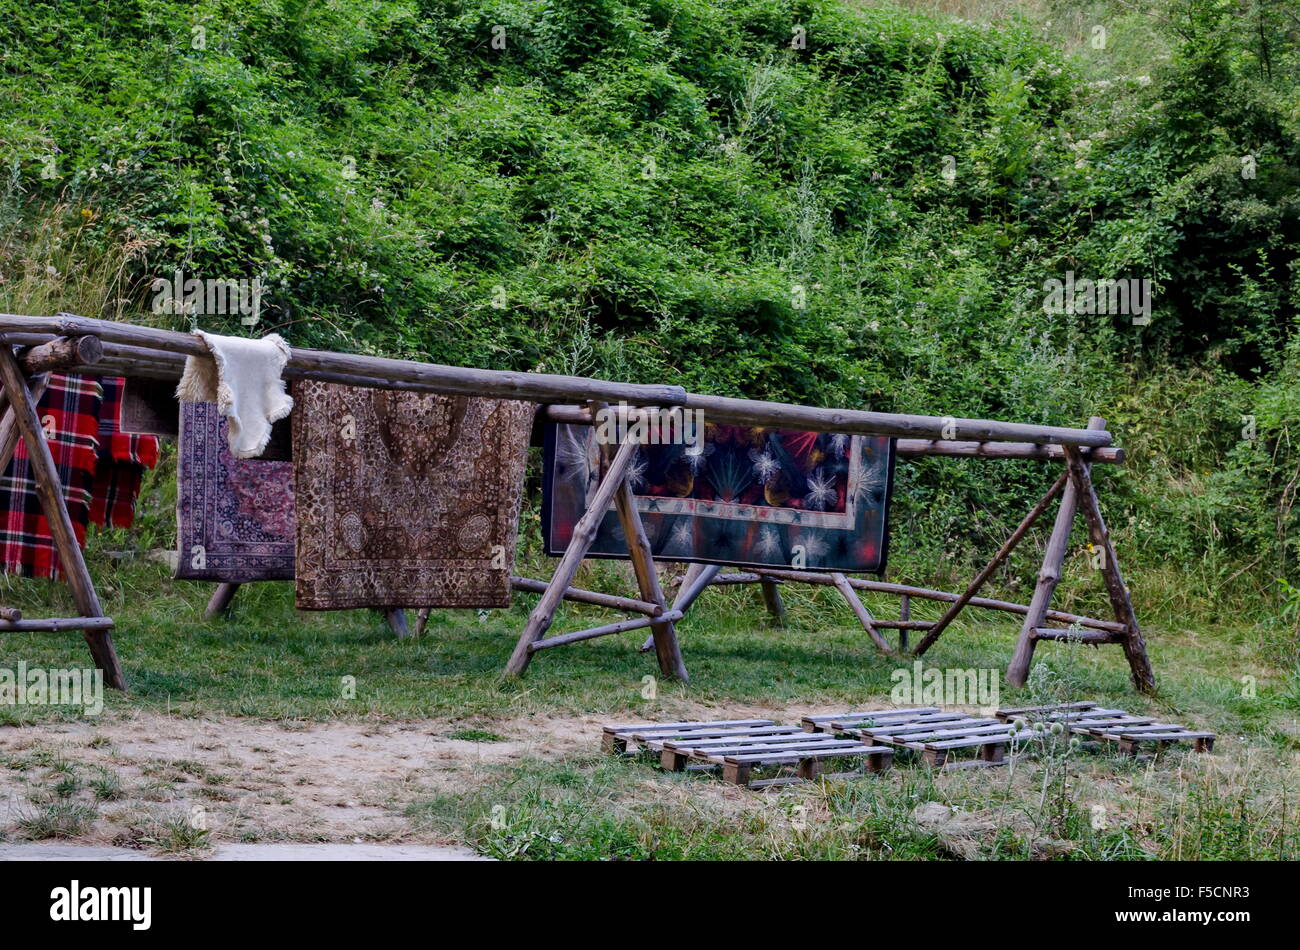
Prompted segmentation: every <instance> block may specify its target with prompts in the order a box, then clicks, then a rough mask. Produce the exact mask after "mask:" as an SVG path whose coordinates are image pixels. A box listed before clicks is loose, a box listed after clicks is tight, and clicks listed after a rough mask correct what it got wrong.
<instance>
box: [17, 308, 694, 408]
mask: <svg viewBox="0 0 1300 950" xmlns="http://www.w3.org/2000/svg"><path fill="white" fill-rule="evenodd" d="M0 333H3V334H4V335H5V336H6V338H8V336H9V334H11V333H13V334H18V333H52V334H54V335H56V336H89V335H93V336H98V337H100V338H101V339H102V340H103V341H105V342H107V343H121V344H126V345H128V346H136V347H143V348H146V349H149V350H162V351H165V352H168V353H179V354H181V355H184V356H210V355H211V354H210V353H209V352H208V349H207V347H206V346H205V345H204V344H203V341H202V340H200V339H199V338H198V337H196V336H194V335H193V334H191V333H179V332H177V331H175V330H159V329H155V328H153V327H141V326H135V325H134V324H129V323H117V322H115V321H112V320H97V319H94V318H91V317H78V316H75V315H73V314H59V315H58V316H55V317H22V316H15V315H11V314H3V315H0ZM288 368H289V370H292V371H302V372H303V373H304V374H305V375H306V376H308V377H309V378H312V379H316V378H319V376H318V375H317V374H320V373H335V374H343V375H345V376H347V377H349V378H351V377H360V378H369V379H376V380H382V381H383V384H384V386H383V388H392V387H391V384H392V383H394V382H414V383H427V384H431V385H436V386H439V387H445V391H448V392H456V393H463V394H466V395H474V396H496V397H499V398H503V399H530V400H535V401H537V402H571V401H574V400H591V399H597V400H605V401H611V402H628V403H635V404H639V405H654V406H678V405H681V404H682V403H684V402H685V399H686V391H685V390H683V389H682V388H681V387H680V386H663V385H641V384H637V383H619V382H611V381H609V380H601V379H587V378H585V377H581V376H553V375H549V374H546V373H518V372H511V371H507V370H487V369H475V368H470V367H463V366H443V365H439V364H436V363H419V362H415V361H413V360H396V359H389V358H387V357H380V356H362V355H358V354H353V353H332V352H328V351H326V350H309V349H303V348H301V347H293V348H292V349H291V350H290V355H289V363H288ZM286 375H288V373H286ZM358 385H366V384H365V383H359V384H358Z"/></svg>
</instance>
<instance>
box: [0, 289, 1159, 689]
mask: <svg viewBox="0 0 1300 950" xmlns="http://www.w3.org/2000/svg"><path fill="white" fill-rule="evenodd" d="M0 343H4V344H7V345H3V346H0V384H2V389H0V410H3V418H2V419H0V470H2V469H3V468H4V467H6V466H7V465H8V463H9V460H10V458H11V457H12V455H13V451H14V448H15V447H16V446H17V441H18V438H19V437H21V438H22V439H23V441H24V442H25V443H26V446H27V450H28V454H29V455H30V456H31V469H32V476H33V480H34V482H35V484H36V490H37V494H38V497H39V499H40V503H41V507H42V509H43V510H44V512H45V515H46V518H47V519H48V520H49V522H50V528H51V534H52V535H53V540H54V544H55V547H56V549H57V550H58V553H59V557H60V559H61V561H62V564H63V568H64V574H65V575H66V576H67V579H68V584H69V586H70V587H71V589H72V594H73V599H74V602H75V603H76V606H77V610H78V611H79V612H80V616H78V617H74V618H58V619H46V620H24V619H22V618H21V616H20V615H18V612H17V611H14V610H12V609H11V608H0V634H3V633H10V632H20V631H45V632H56V631H63V630H82V631H83V632H84V634H85V637H86V641H87V643H88V645H89V647H90V651H91V654H92V655H93V656H94V658H95V662H96V663H97V665H98V666H99V667H100V669H102V670H103V671H104V679H105V682H106V683H108V684H109V685H110V686H113V687H115V688H117V689H125V688H126V679H125V676H124V675H123V673H122V668H121V665H120V663H119V661H118V658H117V653H116V651H115V649H114V646H113V639H112V633H111V631H112V628H113V621H112V619H111V618H109V617H105V616H104V615H103V610H102V608H101V606H100V603H99V598H98V595H97V594H96V592H95V587H94V584H93V582H92V581H91V577H90V573H89V571H88V570H87V568H86V563H85V559H84V558H83V556H82V552H81V549H80V547H79V546H78V544H77V541H76V536H75V534H74V533H73V529H72V522H71V520H70V518H69V517H68V512H67V508H66V506H65V504H64V500H63V488H62V485H61V484H60V481H59V476H58V471H57V469H56V468H55V465H54V461H53V458H52V456H51V453H50V448H49V445H48V443H47V442H46V440H45V433H44V430H43V429H42V427H41V424H40V421H39V419H38V418H37V415H36V401H37V400H38V399H39V398H40V395H41V393H42V392H43V391H44V387H45V385H46V380H47V378H48V377H47V374H48V373H50V372H53V371H58V372H69V373H78V374H83V375H102V376H127V377H139V378H147V379H179V378H180V375H181V372H182V370H183V368H184V364H185V357H187V356H204V357H206V356H209V355H210V354H209V352H208V349H207V347H206V346H205V345H204V344H203V343H202V341H200V340H199V339H198V338H197V337H196V336H194V335H192V334H189V333H181V332H177V331H173V330H160V329H155V328H151V327H140V326H135V325H133V324H127V323H117V322H113V321H108V320H97V319H91V318H87V317H78V316H74V315H71V314H59V315H58V316H54V317H25V316H13V315H9V314H0ZM15 348H17V349H16V350H15ZM284 376H285V378H286V379H314V380H320V381H323V382H332V383H343V384H347V385H352V386H366V387H372V388H378V389H394V390H404V391H414V392H434V393H444V394H451V395H474V396H493V397H497V398H505V399H526V400H529V401H532V402H538V403H543V404H545V406H546V414H547V418H548V419H549V420H551V421H554V422H564V423H571V424H574V423H576V424H587V425H590V424H592V420H593V419H594V418H595V416H596V414H597V413H599V412H600V411H601V410H603V409H605V408H606V407H607V405H608V404H609V403H618V404H626V405H629V406H632V407H645V408H651V407H657V408H670V407H673V406H681V407H683V408H685V409H688V410H694V411H698V412H702V413H703V416H704V418H705V419H706V420H707V421H708V422H713V423H723V424H728V425H746V426H768V427H774V428H782V429H794V430H801V431H813V432H843V433H849V434H855V435H876V436H891V437H894V438H895V440H896V441H895V451H896V453H897V455H898V457H900V458H915V457H918V456H949V457H959V458H989V459H999V458H1002V459H1038V460H1042V461H1046V462H1062V463H1064V468H1065V470H1064V471H1063V472H1062V473H1061V474H1060V476H1059V477H1058V478H1057V479H1056V481H1055V482H1054V483H1053V485H1052V486H1051V488H1049V489H1048V491H1047V493H1046V494H1045V495H1044V496H1043V497H1042V499H1040V501H1039V502H1038V503H1037V504H1036V505H1035V506H1034V507H1033V508H1032V509H1031V510H1030V512H1029V513H1028V514H1027V515H1026V516H1025V518H1024V520H1023V521H1022V522H1021V523H1020V525H1019V526H1018V527H1017V528H1016V530H1015V531H1014V532H1013V533H1012V534H1011V537H1010V538H1008V539H1007V541H1006V543H1004V544H1003V545H1002V547H1001V548H1000V549H999V550H998V552H997V553H996V554H995V555H994V556H993V559H992V560H991V561H989V563H988V564H987V565H986V566H985V568H984V569H983V570H982V571H980V573H979V574H978V575H977V576H976V578H975V579H974V581H972V582H971V584H970V586H969V587H968V588H967V589H966V590H965V591H964V592H963V593H961V594H949V593H945V592H943V591H934V590H928V589H925V588H919V587H911V586H908V585H903V584H888V583H885V582H883V581H869V580H864V579H861V578H850V577H846V576H845V575H843V574H838V573H828V574H822V573H816V572H812V571H794V570H784V569H782V570H777V569H767V568H763V569H761V570H753V571H750V572H741V573H733V574H722V573H721V572H720V568H719V567H718V566H716V565H700V564H693V565H691V568H690V570H689V571H688V572H687V574H686V577H685V578H684V579H683V582H682V585H681V587H680V589H679V591H678V594H677V597H676V599H675V600H674V602H673V604H672V605H671V606H670V605H668V604H667V602H666V600H665V598H664V594H663V591H662V589H661V587H660V584H659V579H658V575H657V572H656V569H655V564H654V560H653V557H652V556H651V550H650V543H649V541H648V540H647V538H646V534H645V531H644V528H643V526H642V524H641V519H640V515H639V513H638V511H637V507H636V504H635V499H634V496H633V493H632V488H631V485H630V483H629V481H628V479H627V472H628V466H629V465H630V463H631V462H632V459H633V456H634V454H635V452H636V448H637V443H636V442H635V441H632V440H630V439H625V441H623V442H622V443H621V444H619V445H617V446H613V445H611V446H605V447H604V450H605V453H606V454H605V460H606V462H607V466H606V469H605V472H604V475H603V476H602V478H601V480H600V482H599V484H598V485H597V487H596V492H595V495H594V497H593V498H592V500H591V503H590V504H589V506H588V509H587V512H586V514H584V515H583V517H582V518H580V519H579V521H578V524H577V525H576V526H575V528H574V531H573V538H572V540H571V542H570V544H569V547H568V548H567V549H566V551H565V553H564V555H563V556H562V557H561V558H560V561H559V564H558V565H557V566H556V569H555V572H554V574H553V576H552V577H551V580H550V581H549V582H543V581H539V580H533V579H531V578H524V577H515V578H512V583H513V586H514V588H515V589H517V590H523V591H527V592H532V593H539V594H541V597H540V599H539V601H538V603H537V606H536V607H535V608H534V609H533V611H532V613H531V614H530V616H529V619H528V623H527V624H526V626H525V628H524V630H523V632H522V633H521V635H520V637H519V641H518V643H517V644H516V646H515V650H514V652H513V654H512V655H511V657H510V661H509V663H508V664H507V666H506V671H507V673H510V674H516V675H517V674H521V673H522V672H523V671H524V670H525V668H527V666H528V664H529V662H530V660H531V659H532V657H533V655H534V654H536V653H537V652H539V651H541V650H544V649H549V648H551V647H556V646H562V645H565V644H568V643H575V642H578V641H581V640H590V639H593V638H596V637H601V636H607V635H610V634H614V633H622V632H626V631H630V630H639V629H645V628H646V627H649V628H650V632H651V635H650V639H649V640H648V641H646V644H645V645H644V648H646V649H653V650H655V652H656V654H657V656H658V660H659V668H660V670H661V671H662V672H663V674H664V675H666V676H670V677H675V678H677V679H680V680H683V681H685V680H686V679H687V671H686V665H685V663H684V661H683V660H682V655H681V649H680V646H679V644H678V641H677V634H676V627H675V624H676V622H677V621H679V620H681V619H682V617H683V616H685V613H686V611H687V610H688V609H689V608H690V605H691V603H692V602H693V601H694V600H695V599H696V598H698V597H699V595H700V594H701V593H702V592H703V591H704V589H705V588H706V587H708V586H709V585H710V584H734V583H758V584H760V585H761V586H762V589H763V594H764V600H765V602H766V603H767V605H768V609H769V610H771V611H772V612H773V613H774V614H776V615H777V616H780V614H781V613H783V607H782V605H781V598H780V593H779V590H778V585H779V584H782V583H790V582H797V583H813V584H828V585H833V586H834V587H835V588H836V589H837V590H838V591H839V592H840V594H841V595H842V596H843V597H844V598H845V599H846V600H847V601H848V603H849V605H850V607H852V609H853V611H854V614H855V615H856V616H857V617H858V619H859V621H860V622H861V623H862V626H863V628H864V629H865V630H866V632H867V634H868V635H869V636H870V637H871V640H872V642H873V643H874V644H875V645H876V647H877V648H878V649H880V650H881V651H882V652H887V653H892V652H894V650H893V648H892V647H891V646H890V644H889V643H888V641H886V640H885V639H884V637H883V636H882V635H881V633H880V631H881V630H882V629H898V630H899V638H900V639H899V650H900V651H905V650H907V634H908V631H910V630H918V631H920V630H924V631H925V636H924V637H923V638H922V640H921V641H920V642H919V643H918V644H917V645H916V647H915V649H914V650H912V651H911V652H912V653H913V654H918V655H919V654H921V653H924V652H925V651H926V650H928V649H929V648H930V647H931V646H933V644H934V642H935V641H936V640H938V638H939V636H940V635H941V634H942V633H943V631H944V629H945V628H946V627H947V626H948V625H949V624H950V623H951V622H952V621H953V619H954V618H955V617H956V616H957V614H958V613H959V612H960V611H961V610H962V609H963V608H965V607H967V606H975V607H984V608H989V609H994V610H1002V611H1008V612H1011V613H1017V614H1020V615H1022V616H1023V617H1024V620H1023V623H1022V626H1021V630H1020V636H1019V639H1018V640H1017V644H1016V649H1015V653H1014V655H1013V657H1012V660H1011V664H1010V666H1009V667H1008V669H1007V679H1008V681H1009V682H1010V683H1012V684H1013V685H1023V684H1024V682H1025V679H1026V677H1027V676H1028V672H1029V666H1030V663H1031V662H1032V659H1033V653H1034V648H1035V646H1036V645H1037V643H1038V641H1040V640H1069V641H1078V642H1083V643H1089V644H1093V645H1100V644H1103V643H1118V644H1120V645H1122V646H1123V648H1124V652H1125V655H1126V657H1127V659H1128V661H1129V666H1130V668H1131V671H1132V677H1133V682H1134V684H1135V685H1136V686H1137V687H1138V688H1139V689H1142V690H1146V691H1150V690H1153V689H1154V688H1155V675H1154V673H1153V672H1152V669H1151V664H1150V661H1149V659H1148V658H1147V653H1146V644H1145V641H1144V639H1143V636H1142V631H1141V629H1140V627H1139V626H1138V622H1137V617H1136V615H1135V614H1134V611H1133V605H1132V601H1131V599H1130V597H1129V592H1128V588H1127V587H1126V586H1125V584H1124V580H1123V576H1122V575H1121V573H1120V569H1119V562H1118V560H1117V559H1116V557H1115V551H1114V547H1113V545H1112V544H1111V540H1110V535H1109V532H1108V531H1107V528H1106V523H1105V520H1104V518H1103V517H1102V514H1101V508H1100V506H1099V504H1098V502H1097V495H1096V491H1095V489H1094V487H1093V483H1092V478H1091V467H1092V465H1093V464H1096V463H1105V464H1118V463H1122V462H1123V459H1124V453H1123V450H1122V449H1119V448H1113V447H1111V442H1112V439H1111V435H1110V433H1109V432H1107V431H1106V429H1105V422H1104V420H1102V419H1100V418H1093V419H1091V420H1090V421H1089V424H1088V427H1087V428H1085V429H1072V428H1065V427H1057V426H1041V425H1029V424H1023V423H1014V422H998V421H993V420H988V419H955V418H952V417H939V416H922V415H904V414H897V413H882V412H869V411H864V410H855V409H822V408H816V407H811V406H796V405H790V404H786V403H776V402H761V401H757V400H750V399H734V398H729V397H724V396H708V395H701V394H695V393H688V392H686V391H685V390H684V389H682V388H681V387H680V386H667V385H642V384H634V383H620V382H613V381H609V380H599V379H588V378H584V377H576V376H556V375H549V374H543V373H516V372H507V371H500V370H484V369H473V368H466V367H458V366H442V365H438V364H433V363H420V362H414V361H410V360H397V359H388V358H384V357H375V356H361V355H354V354H345V353H332V352H328V351H324V350H311V349H302V348H298V347H294V348H292V349H291V350H290V355H289V360H288V363H287V365H286V367H285V371H284ZM575 403H576V405H575ZM632 411H636V410H635V409H634V410H632ZM629 431H633V430H629ZM945 436H947V438H945ZM1058 496H1060V499H1061V502H1060V507H1059V509H1058V511H1057V516H1056V523H1055V526H1054V528H1053V530H1052V534H1051V538H1050V540H1049V542H1048V545H1047V550H1046V553H1045V556H1044V559H1043V565H1042V568H1041V570H1040V571H1039V573H1038V581H1037V585H1036V587H1035V589H1034V594H1033V598H1032V600H1031V601H1030V603H1029V604H1028V605H1020V604H1011V603H1006V602H1003V601H996V600H989V599H987V598H981V597H977V596H976V595H977V593H978V592H979V590H980V589H981V588H982V587H983V585H984V584H985V582H987V581H988V579H989V578H990V577H991V576H992V575H993V573H994V572H995V571H996V570H997V568H998V567H999V566H1000V565H1001V564H1002V563H1003V562H1004V561H1005V560H1006V558H1007V557H1008V556H1009V555H1010V553H1011V551H1012V550H1013V549H1014V548H1015V546H1016V545H1017V544H1018V543H1019V542H1020V540H1021V539H1022V538H1023V537H1024V536H1025V534H1026V533H1027V532H1028V530H1029V529H1030V527H1032V526H1033V524H1034V522H1035V521H1037V520H1038V518H1039V517H1040V516H1041V515H1042V514H1043V513H1044V512H1045V511H1046V510H1047V508H1048V507H1049V506H1050V505H1051V503H1052V502H1053V501H1054V500H1055V499H1056V498H1057V497H1058ZM611 505H612V506H613V507H614V509H615V511H616V512H617V514H618V517H619V520H620V523H621V525H622V527H623V532H624V535H625V537H627V538H628V539H629V549H630V551H629V553H630V556H631V561H632V566H633V569H634V572H635V574H636V579H637V585H638V589H639V594H640V596H639V598H630V597H618V596H615V595H612V594H604V593H599V592H596V591H588V590H583V589H581V588H575V587H572V586H570V585H571V582H572V581H573V578H574V576H575V575H576V573H577V570H578V568H579V566H580V565H581V563H582V559H583V558H584V556H585V555H586V553H587V550H588V549H589V548H590V546H591V543H592V540H593V539H594V537H595V532H596V528H597V526H598V525H599V522H600V520H601V519H602V518H603V517H604V515H605V513H606V512H607V511H608V510H609V508H610V507H611ZM1079 511H1082V513H1083V516H1084V520H1085V522H1086V523H1087V527H1088V531H1089V536H1090V539H1091V541H1092V544H1093V546H1094V548H1095V549H1099V550H1100V552H1101V558H1102V561H1101V565H1100V570H1101V573H1102V575H1103V578H1104V580H1105V583H1106V590H1107V593H1108V595H1109V598H1110V602H1111V608H1112V610H1113V612H1114V614H1115V620H1114V621H1108V620H1097V619H1093V618H1089V617H1081V616H1077V615H1073V614H1067V613H1062V612H1060V611H1054V610H1051V609H1050V602H1051V599H1052V595H1053V593H1054V591H1055V589H1056V584H1057V581H1058V580H1059V579H1060V570H1061V566H1062V564H1063V563H1064V560H1065V555H1066V550H1067V547H1068V544H1069V537H1070V531H1071V529H1072V527H1073V524H1074V520H1075V517H1076V514H1077V513H1078V512H1079ZM859 590H867V591H873V592H879V593H887V594H895V595H897V596H899V597H900V598H901V602H902V607H901V610H900V619H899V620H897V621H891V620H878V619H875V618H873V617H872V616H871V615H870V614H869V613H868V611H867V610H866V608H865V606H863V604H862V602H861V599H860V598H859V597H858V595H857V591H859ZM233 591H234V587H233V586H231V585H225V590H224V593H223V589H219V590H218V593H217V595H216V596H214V598H213V603H214V604H215V603H217V601H218V600H219V599H220V598H221V597H223V596H225V598H226V602H228V601H229V595H233ZM912 598H918V599H927V600H937V601H941V602H947V603H948V604H949V606H948V609H947V610H946V611H945V613H944V614H943V616H942V617H940V619H939V620H937V621H933V622H931V621H917V620H911V619H910V618H909V616H908V614H909V604H910V601H911V599H912ZM562 600H570V601H575V602H580V603H587V604H595V605H599V606H605V607H611V608H614V609H617V610H622V611H626V612H629V613H634V614H638V615H639V616H637V617H635V618H633V619H631V620H624V621H620V622H617V623H611V624H606V625H604V626H600V627H593V628H590V629H587V630H579V631H575V632H573V633H566V634H559V635H556V636H550V637H547V636H546V631H547V629H548V628H549V627H550V625H551V622H552V620H553V619H554V616H555V612H556V609H557V608H558V607H559V604H560V602H561V601H562ZM411 606H418V605H411ZM1049 621H1052V622H1054V623H1058V624H1061V623H1064V624H1068V625H1069V626H1068V627H1061V626H1048V622H1049Z"/></svg>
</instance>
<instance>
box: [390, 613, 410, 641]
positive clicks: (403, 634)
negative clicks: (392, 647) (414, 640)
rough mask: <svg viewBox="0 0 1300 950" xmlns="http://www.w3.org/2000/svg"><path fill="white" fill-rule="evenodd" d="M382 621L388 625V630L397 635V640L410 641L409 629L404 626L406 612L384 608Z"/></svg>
mask: <svg viewBox="0 0 1300 950" xmlns="http://www.w3.org/2000/svg"><path fill="white" fill-rule="evenodd" d="M384 620H385V621H387V623H388V629H389V630H392V631H393V633H395V634H397V638H398V639H399V640H408V639H410V636H411V628H410V627H408V626H407V624H406V611H405V610H403V609H402V608H401V607H388V608H385V610H384Z"/></svg>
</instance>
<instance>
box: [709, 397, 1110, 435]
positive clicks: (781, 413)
mask: <svg viewBox="0 0 1300 950" xmlns="http://www.w3.org/2000/svg"><path fill="white" fill-rule="evenodd" d="M686 408H687V409H695V410H699V411H701V412H703V413H704V418H705V419H707V420H708V421H709V422H721V423H724V424H727V425H749V426H772V427H776V428H780V429H798V430H800V431H802V432H847V433H850V434H861V435H892V436H908V437H913V438H926V439H943V438H944V437H945V436H947V437H948V438H950V439H953V440H957V441H962V440H965V439H973V440H975V441H978V442H1050V443H1054V444H1058V445H1061V444H1063V445H1088V446H1102V445H1110V444H1111V441H1112V439H1111V435H1110V433H1109V432H1106V431H1104V430H1097V429H1070V428H1065V427H1062V426H1040V425H1030V424H1026V423H1022V422H998V421H995V420H992V419H958V418H954V417H951V416H918V415H910V414H905V413H892V412H868V411H866V410H863V409H822V408H817V407H814V406H792V405H787V404H785V403H780V402H764V401H761V400H757V399H732V398H730V397H728V396H704V395H698V394H695V393H687V395H686Z"/></svg>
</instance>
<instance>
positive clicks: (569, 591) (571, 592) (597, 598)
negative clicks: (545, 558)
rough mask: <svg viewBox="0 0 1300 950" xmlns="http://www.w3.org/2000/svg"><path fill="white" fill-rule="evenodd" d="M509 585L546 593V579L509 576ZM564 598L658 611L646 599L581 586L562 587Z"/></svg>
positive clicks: (644, 611) (650, 613)
mask: <svg viewBox="0 0 1300 950" xmlns="http://www.w3.org/2000/svg"><path fill="white" fill-rule="evenodd" d="M510 586H511V587H513V588H514V589H515V590H525V591H528V592H529V593H531V594H544V593H546V581H539V580H534V579H533V578H531V577H511V578H510ZM564 599H565V600H572V601H576V602H578V603H581V604H595V605H596V606H598V607H612V608H614V609H615V610H629V611H631V612H633V613H638V614H645V615H646V616H648V617H653V616H655V615H656V614H657V613H659V607H658V605H657V604H652V603H650V602H649V601H648V600H637V599H636V598H634V597H620V596H618V595H617V594H602V593H600V592H599V591H594V590H583V589H582V588H581V587H566V588H564Z"/></svg>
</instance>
